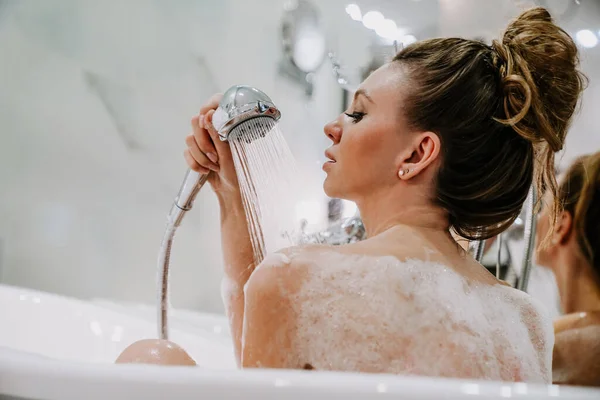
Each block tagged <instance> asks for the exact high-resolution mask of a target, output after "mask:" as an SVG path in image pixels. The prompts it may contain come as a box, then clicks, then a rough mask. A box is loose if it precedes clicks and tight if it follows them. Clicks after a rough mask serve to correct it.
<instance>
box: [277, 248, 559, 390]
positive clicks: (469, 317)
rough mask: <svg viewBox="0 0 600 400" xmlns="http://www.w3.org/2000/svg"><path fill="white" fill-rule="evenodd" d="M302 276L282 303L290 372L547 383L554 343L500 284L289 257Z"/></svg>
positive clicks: (428, 269)
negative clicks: (289, 329) (295, 368)
mask: <svg viewBox="0 0 600 400" xmlns="http://www.w3.org/2000/svg"><path fill="white" fill-rule="evenodd" d="M290 257H291V259H292V265H293V267H300V268H302V269H303V270H306V272H307V277H306V280H305V281H304V283H303V284H302V286H301V289H300V290H299V291H298V292H297V293H295V294H293V295H292V304H293V306H294V312H295V313H296V314H297V321H298V329H297V334H296V336H295V338H294V344H293V346H292V347H293V351H291V352H290V356H289V357H290V358H289V360H288V362H289V363H290V365H298V364H302V365H303V363H310V364H311V365H312V366H313V367H315V368H316V369H323V370H344V371H363V372H387V373H400V374H418V375H429V376H446V377H462V378H476V379H493V380H507V381H524V382H546V383H548V382H550V381H551V362H552V360H551V357H552V346H553V342H554V335H553V329H552V323H551V320H550V319H549V318H548V317H547V316H546V315H545V311H544V308H543V307H542V306H541V305H540V304H539V303H537V302H536V301H534V300H533V299H532V298H531V297H530V296H528V295H527V294H525V293H522V292H520V291H517V290H515V289H512V288H510V287H507V286H503V285H495V286H490V285H487V284H483V283H473V282H470V281H467V280H466V279H465V278H464V277H463V276H462V275H459V274H458V273H456V272H455V271H454V270H453V269H451V268H449V267H446V266H444V265H442V264H439V263H434V262H425V261H420V260H408V261H405V262H401V261H399V260H398V259H396V258H395V257H391V256H387V257H372V256H355V255H345V254H344V255H343V254H340V253H337V252H335V251H332V250H326V251H320V252H306V251H305V252H297V253H295V254H294V253H291V254H290Z"/></svg>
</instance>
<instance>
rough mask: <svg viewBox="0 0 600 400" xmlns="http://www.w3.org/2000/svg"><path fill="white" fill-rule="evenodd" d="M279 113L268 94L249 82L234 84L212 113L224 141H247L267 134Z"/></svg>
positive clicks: (214, 123)
mask: <svg viewBox="0 0 600 400" xmlns="http://www.w3.org/2000/svg"><path fill="white" fill-rule="evenodd" d="M280 117H281V112H279V110H278V109H277V107H275V104H273V102H272V101H271V99H270V98H269V96H267V95H266V94H264V93H263V92H261V91H260V90H258V89H256V88H253V87H251V86H244V85H236V86H232V87H231V88H229V90H227V91H226V92H225V93H224V94H223V99H222V100H221V103H219V107H218V108H217V109H216V111H215V113H214V115H213V125H214V126H215V128H216V129H217V131H218V132H219V138H220V139H221V140H223V141H226V140H244V141H246V142H250V141H252V140H254V139H256V138H257V137H263V136H264V135H266V133H267V132H269V131H270V130H271V129H272V128H273V127H274V126H275V123H276V122H277V121H278V120H279V118H280ZM251 128H252V129H251ZM257 132H258V133H259V136H256V133H257Z"/></svg>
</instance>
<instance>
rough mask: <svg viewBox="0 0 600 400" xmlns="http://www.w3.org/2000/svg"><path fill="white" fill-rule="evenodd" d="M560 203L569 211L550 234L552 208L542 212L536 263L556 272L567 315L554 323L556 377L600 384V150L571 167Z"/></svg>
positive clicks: (555, 378) (559, 195)
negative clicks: (545, 239)
mask: <svg viewBox="0 0 600 400" xmlns="http://www.w3.org/2000/svg"><path fill="white" fill-rule="evenodd" d="M551 201H552V199H551V198H549V199H546V201H545V203H549V202H551ZM557 201H558V202H559V203H560V204H563V205H564V210H563V211H562V212H561V214H560V216H559V218H558V223H557V225H556V228H555V229H554V231H553V232H551V233H550V234H549V233H548V232H549V225H550V221H549V219H550V218H549V216H548V210H547V209H543V210H542V211H541V213H540V216H539V222H538V245H537V262H538V264H541V265H545V266H547V267H549V268H550V269H552V271H554V274H555V276H556V283H557V284H558V290H559V294H560V304H561V308H562V311H563V312H564V313H565V315H564V316H562V317H560V318H559V319H557V320H556V321H555V322H554V331H555V333H556V343H555V345H554V357H553V366H552V367H553V371H552V375H553V380H554V382H556V383H569V384H577V385H594V386H600V361H599V360H600V260H599V259H598V251H599V249H600V230H599V227H600V152H598V153H595V154H591V155H588V156H584V157H581V158H579V159H578V160H576V161H575V162H574V163H573V165H571V167H570V168H569V170H568V171H567V173H566V175H565V177H564V178H563V180H562V183H561V185H560V190H559V192H558V199H557ZM546 236H548V237H549V240H547V243H546V245H543V244H542V241H543V240H542V238H543V237H546Z"/></svg>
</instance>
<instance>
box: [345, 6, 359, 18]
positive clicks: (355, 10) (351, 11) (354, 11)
mask: <svg viewBox="0 0 600 400" xmlns="http://www.w3.org/2000/svg"><path fill="white" fill-rule="evenodd" d="M346 13H348V15H349V16H350V18H352V19H353V20H355V21H360V20H361V19H362V14H361V13H360V7H359V6H357V5H356V4H348V5H347V6H346Z"/></svg>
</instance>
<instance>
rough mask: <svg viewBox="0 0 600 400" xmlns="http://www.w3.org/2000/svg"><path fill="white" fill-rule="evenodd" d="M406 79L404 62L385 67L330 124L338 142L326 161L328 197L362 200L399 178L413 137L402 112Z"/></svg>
mask: <svg viewBox="0 0 600 400" xmlns="http://www.w3.org/2000/svg"><path fill="white" fill-rule="evenodd" d="M405 82H406V76H405V74H404V72H403V69H402V68H401V67H400V66H399V65H397V64H386V65H384V66H383V67H381V68H379V69H378V70H376V71H375V72H373V73H372V74H371V75H370V76H369V77H368V78H367V79H366V80H365V81H364V82H363V83H362V84H361V85H360V87H359V89H358V90H357V91H356V93H355V95H354V100H353V101H352V104H351V105H350V107H349V108H348V109H347V110H346V112H345V113H342V114H341V115H340V116H339V117H337V118H336V119H335V120H334V121H332V122H330V123H328V124H327V125H325V129H324V131H325V134H326V135H327V136H328V137H329V138H330V139H331V141H332V142H333V144H332V146H331V147H330V148H329V149H327V151H326V152H325V154H326V156H327V158H328V159H329V160H330V161H328V162H326V163H325V164H324V165H323V170H324V171H325V172H326V173H327V178H326V179H325V183H324V190H325V193H326V194H327V195H328V196H330V197H337V198H344V199H349V200H358V199H360V198H361V197H363V196H364V195H366V194H374V193H376V192H377V191H379V190H381V189H385V188H386V187H390V186H392V185H394V184H396V183H397V182H398V166H399V164H400V162H401V156H400V154H401V151H402V149H403V148H406V146H407V145H408V143H409V138H410V135H409V128H408V124H407V123H406V121H405V119H404V117H403V115H402V109H403V97H404V96H403V93H405V90H406V89H405V87H406V85H405V84H404V83H405Z"/></svg>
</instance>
